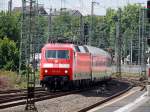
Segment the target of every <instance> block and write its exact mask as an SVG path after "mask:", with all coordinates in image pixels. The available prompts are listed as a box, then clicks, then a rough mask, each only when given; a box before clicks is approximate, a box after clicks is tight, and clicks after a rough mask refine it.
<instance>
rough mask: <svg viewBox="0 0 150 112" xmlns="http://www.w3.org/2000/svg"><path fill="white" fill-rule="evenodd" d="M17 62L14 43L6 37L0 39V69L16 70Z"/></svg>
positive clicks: (16, 51) (17, 55) (17, 54)
mask: <svg viewBox="0 0 150 112" xmlns="http://www.w3.org/2000/svg"><path fill="white" fill-rule="evenodd" d="M18 62H19V52H18V49H17V47H16V43H15V42H14V41H12V40H10V39H8V38H7V37H4V38H3V39H0V69H5V70H12V71H16V70H17V69H18V65H19V64H18Z"/></svg>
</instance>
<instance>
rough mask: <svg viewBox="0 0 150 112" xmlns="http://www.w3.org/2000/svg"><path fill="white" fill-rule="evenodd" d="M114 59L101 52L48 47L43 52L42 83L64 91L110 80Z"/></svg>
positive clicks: (70, 45)
mask: <svg viewBox="0 0 150 112" xmlns="http://www.w3.org/2000/svg"><path fill="white" fill-rule="evenodd" d="M110 65H111V56H110V55H109V53H107V52H105V51H104V50H102V49H99V48H96V47H91V46H86V45H85V46H77V45H74V44H59V43H51V44H46V45H45V46H44V47H43V48H42V53H41V66H40V81H41V84H42V85H43V86H46V87H48V88H50V89H51V87H52V88H53V87H62V86H66V85H70V84H77V85H80V84H83V83H84V84H85V83H89V82H91V81H98V80H104V79H108V78H110V75H111V70H110Z"/></svg>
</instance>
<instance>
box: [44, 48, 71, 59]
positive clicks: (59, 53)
mask: <svg viewBox="0 0 150 112" xmlns="http://www.w3.org/2000/svg"><path fill="white" fill-rule="evenodd" d="M45 57H46V58H52V59H69V51H68V50H46V56H45Z"/></svg>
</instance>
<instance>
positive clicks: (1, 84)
mask: <svg viewBox="0 0 150 112" xmlns="http://www.w3.org/2000/svg"><path fill="white" fill-rule="evenodd" d="M38 74H39V72H36V82H38V78H39V75H38ZM26 87H27V78H26V75H18V74H17V73H16V72H12V71H4V70H0V90H7V89H23V88H26Z"/></svg>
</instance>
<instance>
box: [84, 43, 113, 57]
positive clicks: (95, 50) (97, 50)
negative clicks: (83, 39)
mask: <svg viewBox="0 0 150 112" xmlns="http://www.w3.org/2000/svg"><path fill="white" fill-rule="evenodd" d="M84 46H86V47H87V48H88V50H89V52H90V53H91V54H93V55H104V56H110V54H109V53H108V52H106V51H104V50H103V49H100V48H97V47H93V46H88V45H84ZM110 57H111V56H110Z"/></svg>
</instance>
